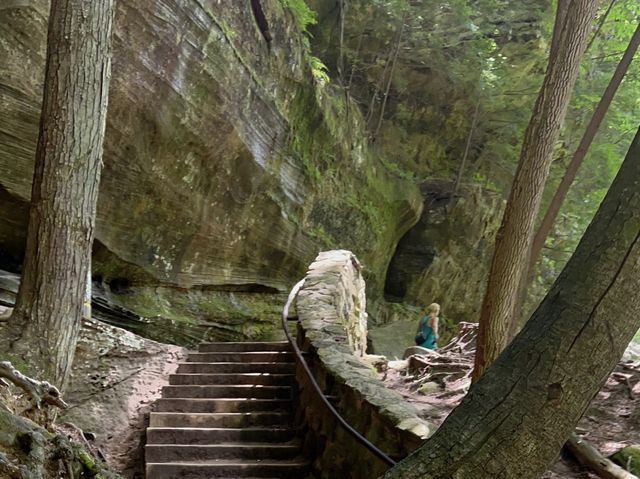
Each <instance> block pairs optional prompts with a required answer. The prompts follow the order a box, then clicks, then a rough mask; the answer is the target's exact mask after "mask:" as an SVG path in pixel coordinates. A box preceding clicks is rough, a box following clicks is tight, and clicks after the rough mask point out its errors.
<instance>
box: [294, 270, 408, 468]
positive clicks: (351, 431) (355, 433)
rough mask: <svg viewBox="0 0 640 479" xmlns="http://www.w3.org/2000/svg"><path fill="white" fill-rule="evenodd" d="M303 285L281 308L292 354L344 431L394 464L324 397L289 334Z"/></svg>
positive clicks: (296, 289) (386, 461)
mask: <svg viewBox="0 0 640 479" xmlns="http://www.w3.org/2000/svg"><path fill="white" fill-rule="evenodd" d="M303 285H304V279H302V280H300V281H298V282H297V283H296V285H295V286H294V287H293V289H291V292H290V293H289V297H288V298H287V303H286V304H285V305H284V309H283V310H282V327H283V329H284V333H285V334H286V335H287V339H288V340H289V343H290V344H291V347H292V348H293V352H294V354H295V356H296V359H297V360H298V362H299V363H300V364H301V365H302V368H303V369H304V371H305V373H306V375H307V377H308V378H309V381H311V384H312V385H313V388H314V389H315V390H316V392H317V393H318V396H319V397H320V399H321V400H322V402H323V403H324V405H325V406H326V407H327V409H329V411H330V412H331V414H333V417H334V418H335V419H336V420H337V421H338V422H339V423H340V425H341V426H342V427H344V428H345V429H346V431H347V432H348V433H349V434H351V435H352V436H353V438H354V439H355V440H356V441H357V442H359V443H360V444H362V445H363V446H364V447H366V448H367V449H368V450H369V451H371V452H372V453H373V454H374V455H375V456H377V457H378V458H380V459H382V461H384V462H385V463H387V464H388V465H389V466H394V465H395V464H396V461H394V460H393V459H391V458H390V457H389V456H388V455H386V454H385V453H384V452H382V451H381V450H380V449H378V448H377V447H376V446H375V445H373V444H372V443H371V442H369V440H368V439H367V438H365V437H364V436H363V435H362V434H360V433H359V432H358V431H356V430H355V429H354V428H352V427H351V426H350V425H349V423H347V421H345V420H344V419H343V418H342V416H341V415H340V413H339V412H338V411H336V409H335V408H334V407H333V405H332V404H331V403H330V402H329V400H328V399H327V398H326V397H325V395H324V393H323V392H322V389H320V386H319V385H318V383H317V382H316V379H315V378H314V377H313V373H312V372H311V369H309V366H308V365H307V362H306V361H305V360H304V357H303V356H302V351H300V348H299V347H298V344H297V343H296V341H295V340H294V339H293V337H292V336H291V333H290V332H289V325H288V324H287V320H288V318H289V307H290V306H291V303H292V302H293V299H294V298H295V297H296V295H297V294H298V292H299V291H300V288H302V286H303Z"/></svg>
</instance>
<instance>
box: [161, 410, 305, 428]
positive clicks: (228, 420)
mask: <svg viewBox="0 0 640 479" xmlns="http://www.w3.org/2000/svg"><path fill="white" fill-rule="evenodd" d="M291 424H293V417H292V416H291V414H290V413H284V412H236V413H230V412H226V413H193V412H189V413H181V412H152V413H151V415H150V417H149V426H150V427H232V428H243V427H256V426H260V427H269V426H287V425H291Z"/></svg>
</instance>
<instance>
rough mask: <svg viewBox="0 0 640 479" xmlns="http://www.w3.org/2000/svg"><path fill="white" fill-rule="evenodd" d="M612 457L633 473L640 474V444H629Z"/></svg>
mask: <svg viewBox="0 0 640 479" xmlns="http://www.w3.org/2000/svg"><path fill="white" fill-rule="evenodd" d="M610 459H611V460H612V461H613V462H615V463H616V464H617V465H619V466H620V467H623V468H625V469H626V470H628V471H629V472H630V473H632V474H636V475H638V474H640V446H639V445H636V446H627V447H625V448H623V449H620V450H619V451H618V452H616V453H615V454H613V455H612V456H611V457H610Z"/></svg>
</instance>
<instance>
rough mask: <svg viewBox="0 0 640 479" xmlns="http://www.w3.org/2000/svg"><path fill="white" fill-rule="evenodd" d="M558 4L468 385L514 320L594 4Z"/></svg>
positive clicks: (582, 0) (592, 0) (589, 0)
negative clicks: (540, 208)
mask: <svg viewBox="0 0 640 479" xmlns="http://www.w3.org/2000/svg"><path fill="white" fill-rule="evenodd" d="M564 4H565V2H562V1H561V2H559V4H558V14H557V15H556V24H555V26H554V32H553V41H552V47H551V56H550V57H549V66H548V68H547V73H546V75H545V78H544V82H543V84H542V88H541V90H540V93H539V95H538V99H537V101H536V105H535V107H534V110H533V115H532V117H531V120H530V122H529V125H528V127H527V130H526V132H525V137H524V142H523V144H522V152H521V154H520V161H519V163H518V169H517V171H516V176H515V178H514V180H513V185H512V187H511V193H510V195H509V200H508V202H507V207H506V209H505V213H504V217H503V219H502V225H501V226H500V230H499V231H498V235H497V237H496V246H495V252H494V255H493V260H492V263H491V269H490V271H489V281H488V284H487V291H486V293H485V297H484V300H483V303H482V308H481V310H480V328H479V330H478V350H477V353H476V362H475V368H474V372H473V379H474V380H477V379H478V378H479V377H480V376H481V375H482V373H483V372H484V370H485V368H486V367H487V365H489V364H490V363H491V362H492V361H493V360H495V358H496V357H498V355H499V354H500V352H502V350H503V349H504V347H505V345H506V344H507V340H508V336H509V335H508V328H509V323H510V321H511V320H512V318H513V316H514V309H515V306H516V302H517V297H518V288H519V285H520V279H521V277H522V275H523V273H525V272H526V271H525V270H526V267H527V264H528V263H527V259H528V257H529V249H530V247H531V237H532V234H533V227H534V224H535V219H536V216H537V213H538V209H539V207H540V201H541V199H542V192H543V190H544V185H545V183H546V181H547V176H548V175H549V168H550V166H551V161H552V154H553V148H554V145H555V142H556V141H557V139H558V135H559V133H560V127H561V126H562V122H563V121H564V116H565V113H566V111H567V106H568V104H569V98H570V97H571V91H572V90H573V86H574V84H575V82H576V79H577V76H578V67H579V65H580V58H581V57H582V54H583V52H584V50H585V47H586V43H587V37H588V35H589V31H590V29H591V22H592V21H593V18H594V16H595V13H596V9H597V6H598V2H597V1H596V0H573V1H572V2H571V5H570V8H567V9H566V11H565V10H563V5H564ZM564 6H566V5H564ZM563 12H564V13H563Z"/></svg>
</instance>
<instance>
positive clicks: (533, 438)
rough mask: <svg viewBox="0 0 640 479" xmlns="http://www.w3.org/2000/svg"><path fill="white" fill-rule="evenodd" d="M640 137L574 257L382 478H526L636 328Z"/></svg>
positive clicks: (558, 441) (563, 434) (639, 322)
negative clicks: (508, 339)
mask: <svg viewBox="0 0 640 479" xmlns="http://www.w3.org/2000/svg"><path fill="white" fill-rule="evenodd" d="M638 184H640V131H638V134H637V136H636V139H635V140H634V143H633V145H632V146H631V149H630V150H629V153H628V155H627V158H626V160H625V162H624V163H623V165H622V167H621V169H620V172H619V173H618V175H617V177H616V179H615V181H614V183H613V185H612V186H611V189H610V190H609V193H608V194H607V196H606V198H605V200H604V201H603V203H602V205H601V206H600V209H599V210H598V213H597V214H596V216H595V218H594V219H593V222H592V223H591V225H590V226H589V228H588V229H587V232H586V233H585V235H584V237H583V238H582V240H581V241H580V244H579V245H578V248H577V249H576V252H575V253H574V255H573V257H572V258H571V259H570V261H569V263H568V264H567V266H566V267H565V269H564V271H563V272H562V274H561V275H560V276H559V278H558V279H557V280H556V282H555V284H554V285H553V287H552V288H551V290H550V291H549V293H548V295H547V297H546V298H545V299H544V301H543V302H542V304H541V305H540V307H539V308H538V309H537V310H536V312H535V313H534V314H533V317H532V319H531V320H530V321H529V322H528V323H527V324H526V325H525V327H524V329H523V330H522V331H521V332H520V334H519V335H518V336H517V337H516V338H515V339H514V341H513V342H512V343H511V344H510V345H509V346H508V347H507V349H506V350H505V351H504V352H503V353H502V354H501V355H500V357H499V358H498V359H497V360H496V361H495V362H494V363H493V364H492V365H491V366H490V367H489V369H488V370H487V372H486V373H485V374H484V375H483V376H482V378H480V380H479V381H478V382H477V383H476V384H475V385H473V386H472V387H471V390H470V391H469V394H468V395H467V396H466V397H465V399H464V400H463V402H462V403H461V404H460V406H458V407H457V408H456V409H455V410H454V411H453V412H452V413H451V415H450V416H449V417H448V418H447V419H446V420H445V422H444V423H443V424H442V426H441V427H440V429H438V431H436V433H435V434H434V436H433V437H432V438H431V439H429V440H428V441H427V442H426V443H425V444H424V445H423V446H422V447H421V448H420V449H418V450H417V451H416V452H414V453H413V454H412V455H410V456H409V457H407V458H406V459H405V460H403V461H402V462H401V463H400V464H398V465H397V466H396V467H394V468H392V469H390V470H389V472H388V473H387V474H386V475H385V476H384V479H396V478H398V479H399V478H402V479H417V478H421V479H452V478H453V479H468V478H474V479H501V478H504V479H508V478H515V477H517V478H520V479H529V478H531V479H533V478H538V477H540V475H541V474H542V473H543V472H544V471H545V469H546V468H547V467H548V465H549V464H550V463H552V462H553V460H554V458H555V457H556V455H557V454H558V451H559V450H560V448H561V447H562V445H563V444H564V442H565V441H566V440H567V438H568V437H569V435H570V434H571V432H572V430H573V428H574V427H575V424H576V423H577V422H578V420H579V419H580V417H581V416H582V414H583V413H584V411H585V410H586V408H587V407H588V405H589V403H590V401H591V399H592V398H593V396H594V395H595V394H596V393H597V392H598V390H599V389H600V387H601V386H602V384H603V383H604V381H605V380H606V378H607V376H608V375H609V373H610V372H611V371H612V370H613V368H614V366H615V365H616V363H617V362H618V360H619V359H620V357H621V356H622V354H623V352H624V350H625V348H626V346H627V344H628V343H629V341H630V340H631V339H632V338H633V335H634V334H635V333H636V331H637V330H638V328H640V295H639V294H638V291H639V290H640V188H638Z"/></svg>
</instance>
